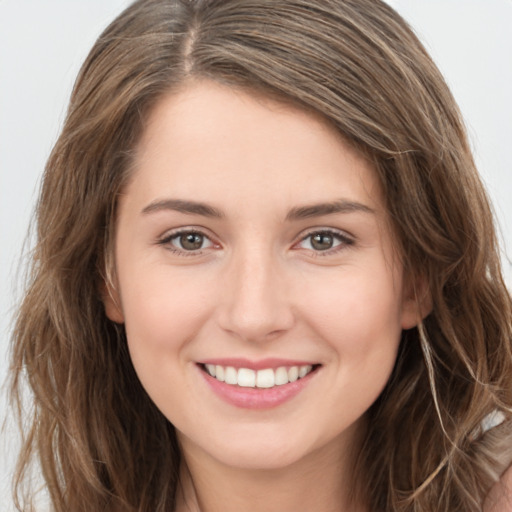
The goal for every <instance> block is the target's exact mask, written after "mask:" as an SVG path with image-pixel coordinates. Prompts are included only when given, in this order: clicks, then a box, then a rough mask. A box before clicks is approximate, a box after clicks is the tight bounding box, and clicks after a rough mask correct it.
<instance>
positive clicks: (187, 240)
mask: <svg viewBox="0 0 512 512" xmlns="http://www.w3.org/2000/svg"><path fill="white" fill-rule="evenodd" d="M177 242H178V245H179V246H180V248H181V249H184V250H186V251H197V250H199V249H201V248H202V247H203V244H204V236H203V235H200V234H199V233H183V234H181V235H179V237H177Z"/></svg>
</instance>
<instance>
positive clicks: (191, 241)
mask: <svg viewBox="0 0 512 512" xmlns="http://www.w3.org/2000/svg"><path fill="white" fill-rule="evenodd" d="M159 244H161V245H164V246H166V247H168V248H169V249H170V250H171V251H173V252H177V253H180V252H181V253H194V252H195V253H198V252H200V251H202V250H203V249H208V248H210V247H212V246H213V242H212V241H211V240H210V238H208V237H207V236H206V235H205V234H204V233H201V232H199V231H194V230H188V231H179V232H174V233H170V234H169V235H167V236H165V237H164V238H163V239H162V240H160V241H159Z"/></svg>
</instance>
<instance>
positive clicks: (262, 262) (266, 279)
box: [222, 244, 293, 341]
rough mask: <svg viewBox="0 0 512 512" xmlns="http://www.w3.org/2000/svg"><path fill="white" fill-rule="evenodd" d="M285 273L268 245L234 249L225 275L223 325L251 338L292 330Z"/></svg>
mask: <svg viewBox="0 0 512 512" xmlns="http://www.w3.org/2000/svg"><path fill="white" fill-rule="evenodd" d="M285 274H286V273H285V272H284V269H283V265H282V263H281V262H280V261H279V259H278V258H277V257H276V256H275V255H274V254H273V252H272V250H271V249H270V248H269V246H268V244H267V245H266V246H264V244H247V245H246V246H245V247H240V248H238V250H236V251H234V253H233V257H232V261H231V262H230V265H229V269H228V270H227V275H226V278H225V285H226V286H225V290H224V293H223V295H224V297H223V304H224V307H223V313H222V327H223V328H224V329H226V330H228V331H231V332H232V333H235V334H236V335H238V336H239V337H241V338H243V339H247V340H250V341H262V340H265V339H267V338H268V337H269V335H275V334H277V333H279V332H283V331H286V330H288V329H289V328H290V327H291V325H292V324H293V313H292V308H291V304H290V303H289V298H288V283H287V276H286V275H285Z"/></svg>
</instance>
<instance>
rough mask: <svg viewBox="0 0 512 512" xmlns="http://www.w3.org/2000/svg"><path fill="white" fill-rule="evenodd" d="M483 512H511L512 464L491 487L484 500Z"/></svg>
mask: <svg viewBox="0 0 512 512" xmlns="http://www.w3.org/2000/svg"><path fill="white" fill-rule="evenodd" d="M483 512H512V466H510V467H509V468H508V469H507V470H506V471H505V473H503V475H502V477H501V478H500V480H499V482H497V483H496V485H494V487H493V488H492V489H491V492H490V493H489V495H488V496H487V498H486V500H485V503H484V510H483Z"/></svg>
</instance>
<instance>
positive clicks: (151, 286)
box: [122, 269, 212, 371]
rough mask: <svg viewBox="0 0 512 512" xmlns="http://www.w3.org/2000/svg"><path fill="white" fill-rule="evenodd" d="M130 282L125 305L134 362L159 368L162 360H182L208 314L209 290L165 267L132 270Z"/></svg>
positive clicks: (173, 361)
mask: <svg viewBox="0 0 512 512" xmlns="http://www.w3.org/2000/svg"><path fill="white" fill-rule="evenodd" d="M125 282H126V281H125ZM128 283H130V284H129V286H128V287H127V288H126V289H123V294H122V307H123V313H124V317H125V320H126V321H125V328H126V335H127V339H128V346H129V349H130V354H131V356H132V360H133V362H134V365H135V366H136V368H137V367H141V368H145V367H151V368H152V369H151V370H150V371H156V370H157V369H158V367H159V366H161V365H162V364H163V361H166V364H175V363H179V362H180V360H181V359H182V358H183V355H184V350H185V349H186V347H187V342H188V341H189V340H191V339H193V338H194V336H195V334H196V333H197V331H198V329H200V327H201V325H202V324H203V323H204V322H205V321H206V319H207V318H208V316H209V311H210V310H211V306H210V305H211V303H212V300H211V298H210V296H209V294H208V293H206V292H205V290H204V289H203V290H201V289H199V288H198V287H197V286H195V284H194V283H191V281H190V279H187V277H186V276H180V275H179V273H176V272H174V273H173V275H172V276H171V275H170V273H167V272H165V269H164V271H162V270H159V271H156V270H155V271H154V272H153V273H151V272H147V271H146V272H145V273H144V275H143V276H137V275H134V274H132V279H130V280H128ZM169 356H172V357H169ZM167 361H168V362H167Z"/></svg>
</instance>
